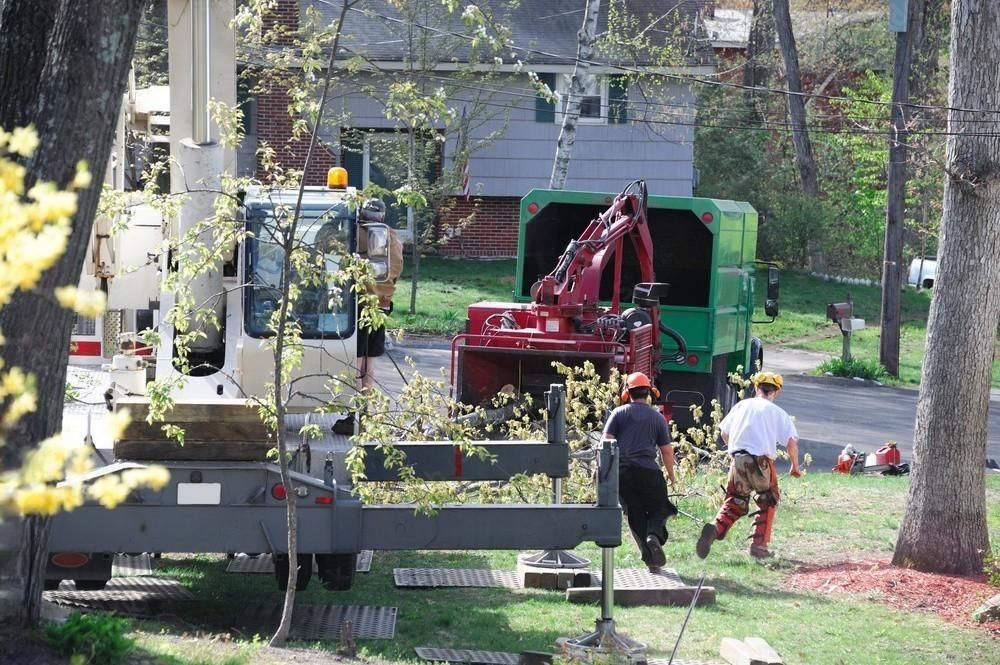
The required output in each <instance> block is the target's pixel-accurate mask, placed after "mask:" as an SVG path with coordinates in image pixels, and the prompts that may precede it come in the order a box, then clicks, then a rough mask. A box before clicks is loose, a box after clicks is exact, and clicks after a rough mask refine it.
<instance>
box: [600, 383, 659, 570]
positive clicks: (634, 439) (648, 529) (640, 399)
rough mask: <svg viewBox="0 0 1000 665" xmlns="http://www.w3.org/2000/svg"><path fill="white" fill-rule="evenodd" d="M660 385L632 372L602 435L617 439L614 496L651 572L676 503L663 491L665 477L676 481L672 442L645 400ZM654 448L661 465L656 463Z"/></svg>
mask: <svg viewBox="0 0 1000 665" xmlns="http://www.w3.org/2000/svg"><path fill="white" fill-rule="evenodd" d="M659 396H660V393H659V391H657V390H656V387H655V386H653V384H652V383H651V382H650V380H649V377H648V376H646V375H645V374H643V373H642V372H633V373H631V374H629V375H628V378H627V379H626V380H625V387H624V388H623V389H622V402H623V404H622V406H619V407H618V408H617V409H615V410H614V411H612V412H611V415H610V416H608V421H607V423H605V425H604V438H605V439H615V440H617V441H618V455H619V462H618V500H619V502H620V503H621V506H622V511H623V512H624V513H625V520H626V521H627V522H628V527H629V530H630V531H631V532H632V537H633V538H634V539H635V544H636V545H638V546H639V552H640V554H641V555H642V561H643V563H645V564H646V566H648V567H649V571H650V572H651V573H654V574H655V573H659V572H660V567H661V566H663V564H665V563H666V561H667V558H666V555H665V554H664V553H663V545H664V544H665V543H666V542H667V527H666V523H667V518H669V517H671V516H672V515H676V514H677V508H676V507H675V506H674V504H673V503H671V501H670V499H669V498H668V497H667V483H666V482H665V480H664V476H666V479H667V480H669V481H670V484H671V485H673V484H674V448H673V444H672V443H671V439H670V428H669V427H667V421H666V419H665V418H664V417H663V414H662V413H660V412H659V411H657V410H656V409H655V408H653V407H652V406H651V405H650V403H649V400H650V398H653V399H656V398H657V397H659ZM657 452H659V457H660V458H661V460H662V461H663V471H662V472H661V471H660V467H659V466H658V465H657V463H656V457H657Z"/></svg>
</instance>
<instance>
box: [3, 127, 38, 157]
mask: <svg viewBox="0 0 1000 665" xmlns="http://www.w3.org/2000/svg"><path fill="white" fill-rule="evenodd" d="M37 147H38V134H36V133H35V128H34V127H31V126H29V127H17V128H16V129H14V131H13V132H11V134H10V138H9V139H8V140H7V149H8V150H10V151H11V152H13V153H17V154H18V155H21V156H22V157H31V155H32V154H33V153H34V152H35V148H37Z"/></svg>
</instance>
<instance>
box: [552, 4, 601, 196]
mask: <svg viewBox="0 0 1000 665" xmlns="http://www.w3.org/2000/svg"><path fill="white" fill-rule="evenodd" d="M586 2H587V4H586V6H585V9H584V12H583V26H582V27H581V28H580V32H579V33H577V36H578V37H579V39H578V41H577V45H576V64H574V65H573V77H572V79H571V80H570V84H569V98H568V99H567V100H566V105H565V107H564V109H563V122H562V128H561V129H560V130H559V139H558V140H557V141H556V158H555V161H553V162H552V175H551V176H550V178H549V189H563V188H564V187H565V186H566V178H567V177H568V176H569V161H570V158H571V157H572V156H573V144H574V143H576V122H577V120H579V119H580V102H581V100H582V99H583V93H584V92H585V91H586V88H584V83H585V82H586V80H587V78H588V77H589V76H590V61H591V60H593V59H594V40H595V39H596V34H597V13H598V12H599V11H600V8H601V2H600V0H586Z"/></svg>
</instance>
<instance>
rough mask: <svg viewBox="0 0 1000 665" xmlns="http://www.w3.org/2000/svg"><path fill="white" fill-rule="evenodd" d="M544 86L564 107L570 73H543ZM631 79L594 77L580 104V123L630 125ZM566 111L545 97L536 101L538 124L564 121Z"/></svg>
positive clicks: (612, 76) (620, 76) (539, 97)
mask: <svg viewBox="0 0 1000 665" xmlns="http://www.w3.org/2000/svg"><path fill="white" fill-rule="evenodd" d="M538 78H539V80H540V81H541V82H542V83H545V84H546V85H548V86H549V87H550V88H551V89H552V90H554V91H555V92H557V93H559V96H560V98H561V100H562V104H563V105H565V103H566V99H567V97H568V96H569V85H570V80H571V78H572V77H571V75H570V74H554V73H540V74H539V75H538ZM628 87H629V83H628V79H627V77H625V76H623V75H616V74H613V75H610V76H594V77H591V79H590V83H588V84H587V85H586V88H585V90H584V97H583V99H582V100H581V104H580V120H579V122H581V123H585V124H594V125H604V124H609V123H610V124H621V123H627V122H628ZM562 111H563V109H562V108H558V109H557V108H556V106H555V105H553V104H552V103H551V102H549V101H548V100H547V99H545V98H544V97H542V96H538V97H537V98H536V100H535V121H536V122H546V123H548V122H555V123H557V124H561V123H562V121H563V113H562Z"/></svg>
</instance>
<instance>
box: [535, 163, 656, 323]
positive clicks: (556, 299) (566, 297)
mask: <svg viewBox="0 0 1000 665" xmlns="http://www.w3.org/2000/svg"><path fill="white" fill-rule="evenodd" d="M646 203H647V194H646V183H645V182H644V181H642V180H635V181H633V182H632V183H630V184H629V185H628V186H627V187H626V188H625V189H624V190H623V191H622V193H621V194H619V195H618V196H616V197H615V200H614V202H613V203H612V204H611V207H610V208H608V209H607V210H606V211H604V212H603V213H601V214H600V215H598V217H597V218H596V219H594V220H592V221H591V222H590V224H588V225H587V228H586V229H585V230H584V231H583V233H582V234H580V237H579V238H577V239H575V240H572V241H570V243H569V245H568V246H567V247H566V251H564V252H563V254H562V256H561V257H560V259H559V262H558V264H557V265H556V267H555V269H554V270H553V271H552V272H550V273H549V274H548V275H546V276H545V277H543V278H542V280H541V281H540V282H538V283H537V284H536V287H537V288H536V289H534V297H535V302H536V303H537V304H539V305H564V306H572V305H594V304H596V303H597V301H598V296H599V293H600V287H601V276H602V275H603V274H604V269H605V268H606V267H607V265H608V262H609V261H610V260H611V259H612V258H614V260H615V269H614V276H613V279H614V288H613V289H612V302H611V310H612V311H614V312H618V311H619V310H620V305H621V298H620V287H621V272H622V271H621V263H622V245H623V243H624V240H625V238H626V237H628V238H629V239H630V240H631V241H632V246H633V247H634V249H635V253H636V258H637V259H638V264H639V271H640V274H641V276H642V281H643V282H652V281H653V241H652V239H651V238H650V235H649V227H648V225H647V223H646Z"/></svg>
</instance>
